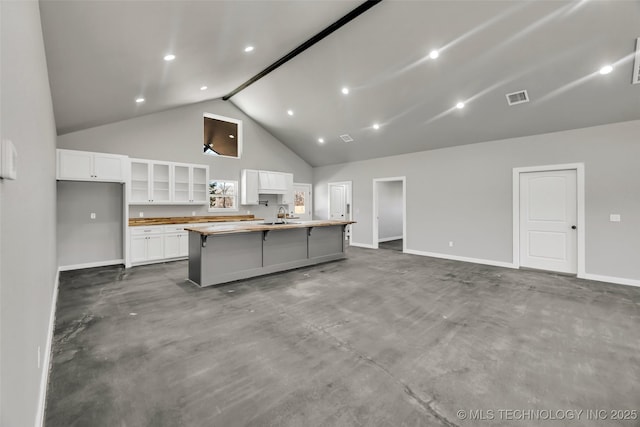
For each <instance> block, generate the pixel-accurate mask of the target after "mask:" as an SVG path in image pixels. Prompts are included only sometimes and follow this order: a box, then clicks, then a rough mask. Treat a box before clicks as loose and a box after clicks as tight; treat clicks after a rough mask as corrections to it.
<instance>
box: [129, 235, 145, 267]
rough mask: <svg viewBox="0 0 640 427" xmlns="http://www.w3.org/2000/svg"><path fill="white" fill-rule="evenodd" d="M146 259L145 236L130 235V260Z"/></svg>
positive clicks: (139, 260)
mask: <svg viewBox="0 0 640 427" xmlns="http://www.w3.org/2000/svg"><path fill="white" fill-rule="evenodd" d="M146 260H147V236H135V237H134V236H132V237H131V262H141V261H146Z"/></svg>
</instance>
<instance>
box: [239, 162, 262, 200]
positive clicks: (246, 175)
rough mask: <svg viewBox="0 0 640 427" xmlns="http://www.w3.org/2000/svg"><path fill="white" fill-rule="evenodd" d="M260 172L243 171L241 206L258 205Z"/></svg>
mask: <svg viewBox="0 0 640 427" xmlns="http://www.w3.org/2000/svg"><path fill="white" fill-rule="evenodd" d="M258 179H259V178H258V171H256V170H250V169H245V170H243V171H242V183H241V185H240V187H241V194H240V204H241V205H257V204H259V203H258V200H259V195H258Z"/></svg>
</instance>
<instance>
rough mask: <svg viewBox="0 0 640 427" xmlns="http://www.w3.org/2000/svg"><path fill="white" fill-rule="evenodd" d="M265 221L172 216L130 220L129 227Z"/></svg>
mask: <svg viewBox="0 0 640 427" xmlns="http://www.w3.org/2000/svg"><path fill="white" fill-rule="evenodd" d="M236 221H263V219H262V218H256V217H255V216H253V215H225V216H170V217H161V218H129V226H130V227H135V226H140V225H141V226H149V225H171V224H199V223H203V222H236Z"/></svg>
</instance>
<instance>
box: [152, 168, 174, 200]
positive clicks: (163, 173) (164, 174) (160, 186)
mask: <svg viewBox="0 0 640 427" xmlns="http://www.w3.org/2000/svg"><path fill="white" fill-rule="evenodd" d="M152 177H153V180H152V190H153V191H152V193H151V194H153V197H152V198H151V202H152V203H167V202H170V201H171V191H170V185H171V173H170V168H169V164H168V163H156V162H154V163H153V169H152Z"/></svg>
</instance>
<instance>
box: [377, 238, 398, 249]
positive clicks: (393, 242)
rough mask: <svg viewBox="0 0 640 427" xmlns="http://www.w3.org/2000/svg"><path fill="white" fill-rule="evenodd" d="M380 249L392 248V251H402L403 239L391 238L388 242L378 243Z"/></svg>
mask: <svg viewBox="0 0 640 427" xmlns="http://www.w3.org/2000/svg"><path fill="white" fill-rule="evenodd" d="M378 248H379V249H390V250H392V251H400V252H402V239H397V240H389V241H388V242H380V243H378Z"/></svg>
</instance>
